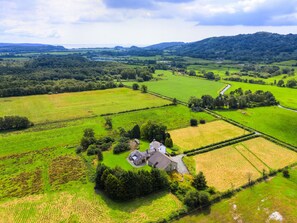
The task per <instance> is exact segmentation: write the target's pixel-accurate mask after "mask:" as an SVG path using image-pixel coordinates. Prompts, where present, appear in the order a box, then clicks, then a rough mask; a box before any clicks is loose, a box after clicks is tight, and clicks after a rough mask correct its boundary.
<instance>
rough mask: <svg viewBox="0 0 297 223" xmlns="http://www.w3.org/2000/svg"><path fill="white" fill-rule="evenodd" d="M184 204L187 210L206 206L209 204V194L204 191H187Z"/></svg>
mask: <svg viewBox="0 0 297 223" xmlns="http://www.w3.org/2000/svg"><path fill="white" fill-rule="evenodd" d="M184 204H185V205H187V206H188V207H189V208H198V207H204V206H208V205H209V204H210V201H209V194H208V193H207V192H205V191H200V192H199V191H193V190H192V191H189V192H187V194H186V196H185V199H184Z"/></svg>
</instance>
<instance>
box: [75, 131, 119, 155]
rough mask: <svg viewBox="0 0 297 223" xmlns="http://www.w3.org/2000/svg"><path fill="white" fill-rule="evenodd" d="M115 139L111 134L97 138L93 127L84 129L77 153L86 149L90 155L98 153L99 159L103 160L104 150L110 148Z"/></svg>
mask: <svg viewBox="0 0 297 223" xmlns="http://www.w3.org/2000/svg"><path fill="white" fill-rule="evenodd" d="M114 141H115V140H114V139H113V138H111V137H110V136H105V137H101V138H99V139H96V138H95V132H94V130H93V129H91V128H87V129H85V130H84V134H83V137H82V139H81V141H80V146H78V147H77V149H76V153H81V152H84V151H86V152H87V155H88V156H91V155H97V156H98V160H103V155H102V151H106V150H108V149H109V148H110V147H111V146H112V144H113V142H114Z"/></svg>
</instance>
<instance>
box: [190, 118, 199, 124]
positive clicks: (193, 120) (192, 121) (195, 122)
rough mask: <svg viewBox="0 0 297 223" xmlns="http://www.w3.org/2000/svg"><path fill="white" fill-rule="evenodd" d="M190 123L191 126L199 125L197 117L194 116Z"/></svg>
mask: <svg viewBox="0 0 297 223" xmlns="http://www.w3.org/2000/svg"><path fill="white" fill-rule="evenodd" d="M190 125H191V126H197V125H198V122H197V119H193V118H192V119H191V120H190Z"/></svg>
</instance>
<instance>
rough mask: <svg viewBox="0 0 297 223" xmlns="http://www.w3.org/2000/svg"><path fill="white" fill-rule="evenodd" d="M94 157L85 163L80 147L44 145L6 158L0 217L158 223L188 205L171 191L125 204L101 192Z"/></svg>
mask: <svg viewBox="0 0 297 223" xmlns="http://www.w3.org/2000/svg"><path fill="white" fill-rule="evenodd" d="M104 153H105V152H104ZM106 158H107V157H106ZM88 159H89V161H84V160H83V158H82V157H80V156H78V155H76V154H75V149H74V148H56V149H44V150H39V151H33V152H28V153H25V154H15V155H12V156H9V157H2V158H0V163H1V175H0V185H1V187H0V219H1V220H0V221H1V222H86V223H87V222H139V221H142V222H143V221H156V220H158V219H159V218H162V217H164V216H168V215H170V214H171V213H172V212H175V211H177V210H178V209H180V208H181V207H182V203H181V202H180V201H179V200H178V199H177V198H176V197H175V196H174V195H172V194H170V193H168V192H161V193H156V194H153V195H150V196H147V197H145V198H140V199H136V200H133V201H131V202H125V203H121V202H120V203H118V202H113V201H112V200H110V199H109V198H107V197H105V196H104V195H103V194H101V193H100V194H97V193H96V192H95V191H94V183H92V182H89V179H90V174H89V173H90V171H91V172H94V171H95V167H96V166H95V165H92V163H93V162H92V160H93V159H95V158H94V157H88ZM125 161H126V160H125ZM85 162H89V165H86V163H85ZM126 162H127V161H126ZM127 164H128V162H127ZM90 165H91V166H90ZM128 165H129V164H128ZM89 169H91V170H89ZM156 207H158V208H156Z"/></svg>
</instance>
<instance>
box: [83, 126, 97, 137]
mask: <svg viewBox="0 0 297 223" xmlns="http://www.w3.org/2000/svg"><path fill="white" fill-rule="evenodd" d="M94 136H95V133H94V130H93V129H91V128H87V129H85V130H84V137H94Z"/></svg>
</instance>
